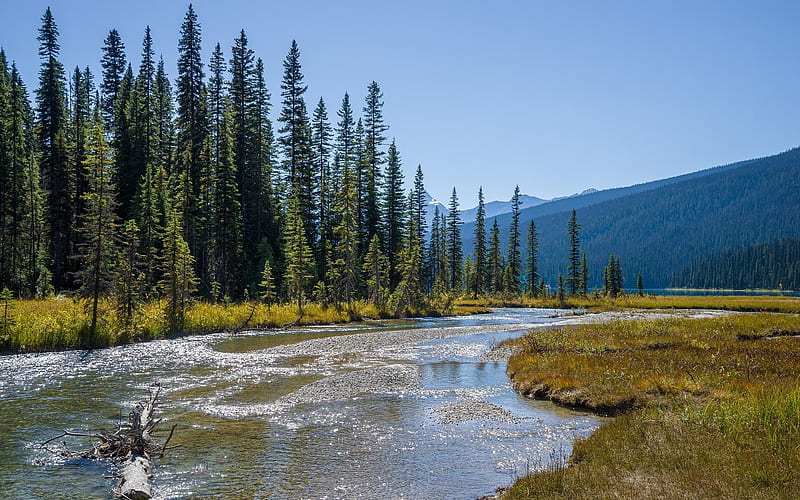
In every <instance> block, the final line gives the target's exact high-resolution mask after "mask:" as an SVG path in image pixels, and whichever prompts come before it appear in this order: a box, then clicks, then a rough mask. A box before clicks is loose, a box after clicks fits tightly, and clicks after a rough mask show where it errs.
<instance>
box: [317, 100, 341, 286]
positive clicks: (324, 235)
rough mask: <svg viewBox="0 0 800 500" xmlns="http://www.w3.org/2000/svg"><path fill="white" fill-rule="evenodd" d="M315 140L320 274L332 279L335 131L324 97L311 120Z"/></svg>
mask: <svg viewBox="0 0 800 500" xmlns="http://www.w3.org/2000/svg"><path fill="white" fill-rule="evenodd" d="M311 128H312V131H311V132H312V133H311V142H312V144H313V149H312V153H313V163H314V170H315V171H316V175H317V178H318V179H319V192H318V193H317V195H318V196H317V200H316V202H315V203H316V205H317V207H318V208H319V224H320V248H319V255H318V256H317V261H318V262H319V264H320V275H321V276H322V277H323V280H324V281H325V282H327V284H330V282H329V281H328V271H329V269H328V268H327V260H328V257H329V255H330V252H331V250H332V248H331V243H332V241H333V223H332V222H333V217H332V212H333V203H334V201H335V199H336V191H335V186H336V185H335V184H334V182H333V179H332V178H331V148H332V146H331V140H332V137H333V132H332V131H331V125H330V123H328V110H327V109H326V108H325V100H324V99H322V98H321V97H320V98H319V102H318V103H317V107H316V109H315V110H314V116H313V119H312V122H311Z"/></svg>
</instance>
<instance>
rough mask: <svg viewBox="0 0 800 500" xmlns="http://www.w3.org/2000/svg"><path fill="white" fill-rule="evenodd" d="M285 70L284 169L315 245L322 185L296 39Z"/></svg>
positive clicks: (285, 64)
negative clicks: (317, 198)
mask: <svg viewBox="0 0 800 500" xmlns="http://www.w3.org/2000/svg"><path fill="white" fill-rule="evenodd" d="M283 70H284V71H283V80H282V83H281V97H283V106H282V108H281V116H280V118H279V119H278V120H279V121H280V122H282V123H283V127H282V128H281V129H280V130H279V132H280V134H281V136H280V143H281V145H282V146H283V156H284V158H283V169H284V174H285V176H286V179H287V185H288V187H289V192H290V193H291V196H293V197H295V198H297V203H298V207H299V209H300V213H301V217H302V220H303V227H304V228H305V238H306V241H307V242H308V244H309V245H312V246H313V245H314V244H315V242H316V236H317V230H316V207H315V206H314V200H315V193H316V190H317V187H318V186H317V176H316V172H314V170H313V164H312V147H311V124H310V122H309V119H308V113H307V111H306V103H305V99H304V98H303V94H305V92H306V90H307V88H308V87H306V86H305V85H304V84H303V73H302V71H301V67H300V49H298V47H297V42H296V41H295V40H292V47H291V49H290V50H289V54H288V55H287V56H286V59H285V60H284V61H283Z"/></svg>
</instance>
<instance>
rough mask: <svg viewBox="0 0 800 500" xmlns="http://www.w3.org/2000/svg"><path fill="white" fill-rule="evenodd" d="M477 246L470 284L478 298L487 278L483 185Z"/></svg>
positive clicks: (479, 193) (479, 198) (480, 193)
mask: <svg viewBox="0 0 800 500" xmlns="http://www.w3.org/2000/svg"><path fill="white" fill-rule="evenodd" d="M474 234H475V248H474V250H473V256H474V265H475V273H474V275H473V278H474V279H473V282H472V284H471V286H470V288H471V290H472V297H473V298H475V299H477V298H478V295H480V294H481V293H483V291H484V286H485V284H486V283H487V282H488V279H487V269H488V266H487V263H486V209H485V207H484V201H483V186H481V187H480V188H478V210H477V212H476V213H475V233H474Z"/></svg>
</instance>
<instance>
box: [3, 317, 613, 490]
mask: <svg viewBox="0 0 800 500" xmlns="http://www.w3.org/2000/svg"><path fill="white" fill-rule="evenodd" d="M558 313H559V311H554V310H542V309H498V310H495V311H494V312H493V313H491V314H482V315H476V316H469V317H452V318H423V319H416V320H402V321H370V322H364V323H358V324H348V325H338V326H324V327H313V328H302V329H294V330H279V331H276V330H267V331H250V332H244V333H239V334H236V335H231V334H223V333H220V334H212V335H204V336H191V337H183V338H178V339H171V340H162V341H155V342H147V343H141V344H134V345H127V346H122V347H114V348H110V349H98V350H93V351H70V352H60V353H45V354H30V355H16V356H5V357H0V442H1V443H2V446H0V494H1V496H2V497H3V498H55V497H58V498H87V499H90V498H110V497H112V490H113V487H114V485H115V484H116V481H117V480H116V479H114V478H113V475H114V473H115V472H116V471H115V470H114V467H113V466H112V465H111V464H108V463H103V462H92V461H88V460H65V459H62V458H59V457H57V456H53V455H51V454H50V453H48V452H46V451H44V450H41V449H39V448H38V446H37V443H41V442H43V441H45V440H46V439H48V438H50V437H53V436H57V435H58V434H60V433H61V432H62V430H63V429H68V430H70V431H75V432H87V433H88V432H97V431H103V430H113V429H114V428H115V427H116V425H117V423H118V422H119V421H120V420H124V419H125V418H126V417H127V414H128V412H129V411H130V409H131V408H133V406H134V405H135V404H136V403H137V402H139V401H144V400H146V399H147V394H148V386H149V385H150V384H152V383H160V384H161V386H162V393H161V398H160V401H159V407H158V409H157V416H158V417H162V418H164V423H163V424H162V425H161V426H162V427H164V428H167V429H168V428H169V427H171V425H172V424H173V423H177V424H178V427H177V428H176V430H175V435H174V437H173V438H172V441H171V442H170V444H171V445H172V444H179V445H180V447H179V448H177V449H174V450H171V451H170V452H168V453H167V455H166V456H165V457H164V458H162V459H160V460H156V465H155V467H154V470H153V476H154V477H153V488H154V496H155V498H159V499H182V498H224V499H250V498H260V499H273V498H274V499H284V498H309V499H311V498H319V499H322V498H346V499H352V498H409V499H450V498H453V499H462V498H463V499H474V498H477V497H480V496H482V495H486V494H490V493H492V492H494V490H495V488H496V487H498V486H505V485H508V484H509V483H511V481H512V480H513V479H514V478H516V477H519V476H521V475H524V474H525V473H526V472H528V471H530V470H534V469H538V468H541V467H546V466H547V465H548V464H550V463H551V462H552V461H553V460H560V459H563V457H565V456H569V454H570V453H571V449H572V442H573V441H574V440H575V439H576V438H581V437H586V436H588V435H589V434H591V433H592V432H593V431H594V430H595V429H597V427H598V426H599V425H600V421H599V420H598V419H596V418H594V417H592V416H590V415H588V414H584V413H577V412H571V411H568V410H564V409H560V408H558V407H556V406H553V405H552V404H550V403H547V402H541V401H533V400H530V399H527V398H525V397H522V396H520V395H518V394H517V393H515V392H514V391H513V389H512V388H511V385H510V383H509V380H508V377H507V376H506V362H505V360H503V359H502V356H494V355H493V354H494V353H492V352H491V349H492V348H493V347H494V346H495V345H496V344H497V343H499V342H501V341H502V340H505V339H508V338H513V337H518V336H520V335H522V334H523V333H525V331H527V330H528V329H530V328H537V327H543V326H546V325H550V324H553V323H556V322H558V321H560V319H559V318H557V317H556V316H558ZM487 353H488V354H487ZM164 437H165V436H162V439H163V438H164ZM66 439H67V444H68V445H70V447H71V448H81V447H86V446H88V445H90V444H91V441H89V440H86V439H80V438H66Z"/></svg>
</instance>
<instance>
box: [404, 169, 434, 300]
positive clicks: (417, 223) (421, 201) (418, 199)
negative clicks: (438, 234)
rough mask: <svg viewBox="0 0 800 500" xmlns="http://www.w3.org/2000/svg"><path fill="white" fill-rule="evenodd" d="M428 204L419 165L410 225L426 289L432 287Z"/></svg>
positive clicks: (421, 280) (412, 191) (422, 280)
mask: <svg viewBox="0 0 800 500" xmlns="http://www.w3.org/2000/svg"><path fill="white" fill-rule="evenodd" d="M426 206H427V202H426V200H425V184H424V177H423V175H422V165H417V172H416V174H414V187H413V188H412V190H411V197H410V200H409V224H410V230H411V231H412V232H413V233H414V236H415V238H416V241H417V242H419V246H420V253H421V255H420V262H419V269H417V274H418V275H419V279H420V283H421V285H422V287H423V288H424V289H427V288H428V287H429V286H430V276H429V274H428V272H427V266H426V265H425V261H426V258H427V257H426V247H425V235H426V233H427V231H428V222H427V220H426V216H427V210H426Z"/></svg>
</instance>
